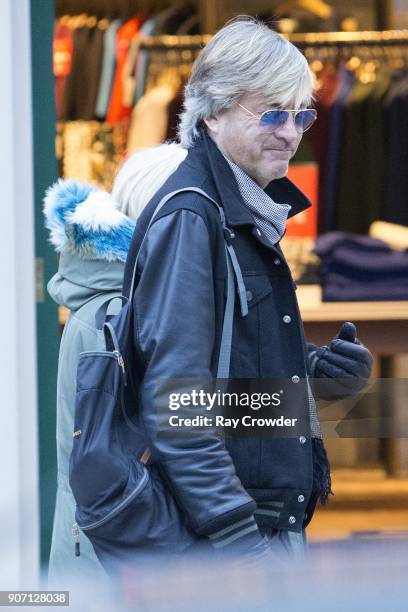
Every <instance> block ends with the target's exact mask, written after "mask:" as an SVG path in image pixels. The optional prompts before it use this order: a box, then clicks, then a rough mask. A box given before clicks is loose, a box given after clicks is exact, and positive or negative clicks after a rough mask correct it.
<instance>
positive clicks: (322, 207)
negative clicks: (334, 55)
mask: <svg viewBox="0 0 408 612" xmlns="http://www.w3.org/2000/svg"><path fill="white" fill-rule="evenodd" d="M340 79H341V74H340V71H339V69H338V67H337V65H336V64H335V63H334V62H327V63H326V64H325V65H324V66H323V70H322V71H321V72H320V74H319V81H320V82H321V88H320V89H319V91H318V92H317V100H316V104H315V108H316V110H317V116H318V117H319V121H316V123H315V124H314V125H313V127H312V128H311V130H310V132H309V133H308V137H309V140H310V142H311V144H312V148H313V154H314V158H315V160H316V161H317V163H318V165H319V187H318V190H319V191H318V210H317V215H318V216H317V229H318V232H319V233H321V232H323V231H324V230H325V219H326V181H327V162H328V156H327V150H328V147H329V142H330V141H329V138H330V119H331V118H330V111H331V107H332V106H333V103H334V100H335V96H336V93H337V90H338V86H339V81H340Z"/></svg>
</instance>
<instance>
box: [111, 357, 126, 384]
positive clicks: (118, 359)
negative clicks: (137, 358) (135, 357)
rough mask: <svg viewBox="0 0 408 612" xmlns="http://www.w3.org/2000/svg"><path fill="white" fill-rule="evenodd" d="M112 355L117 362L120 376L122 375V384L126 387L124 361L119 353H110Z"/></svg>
mask: <svg viewBox="0 0 408 612" xmlns="http://www.w3.org/2000/svg"><path fill="white" fill-rule="evenodd" d="M112 353H113V355H115V357H116V359H117V362H118V364H119V367H120V369H121V370H122V374H123V384H124V385H125V386H126V384H127V381H126V368H125V361H124V359H123V357H122V355H121V354H120V352H119V351H112Z"/></svg>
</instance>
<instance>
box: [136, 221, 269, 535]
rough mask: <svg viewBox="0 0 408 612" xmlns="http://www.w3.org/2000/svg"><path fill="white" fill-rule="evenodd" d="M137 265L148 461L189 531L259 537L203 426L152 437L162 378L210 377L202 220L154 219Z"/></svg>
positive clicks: (219, 447) (220, 447)
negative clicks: (239, 530) (157, 469)
mask: <svg viewBox="0 0 408 612" xmlns="http://www.w3.org/2000/svg"><path fill="white" fill-rule="evenodd" d="M139 262H140V270H141V273H140V279H139V282H138V285H137V289H136V291H135V295H134V300H135V301H134V307H135V308H134V309H135V313H136V314H135V321H136V325H135V327H136V339H135V341H136V342H137V344H138V348H139V350H141V352H142V355H143V357H144V360H145V368H146V369H145V374H144V377H143V380H142V382H141V392H140V403H141V408H142V414H143V422H144V425H145V427H146V433H147V435H148V437H149V440H150V442H151V444H152V451H153V456H154V457H156V459H157V462H158V465H159V467H160V470H161V472H162V474H163V476H164V478H165V480H166V481H167V483H168V485H169V487H170V489H171V490H172V493H173V495H174V497H175V499H176V501H177V502H178V504H179V506H180V507H181V509H182V510H183V511H184V513H185V514H186V516H187V518H188V521H189V523H190V526H191V528H192V529H193V530H194V531H196V532H197V533H198V534H201V535H212V534H215V533H218V532H219V530H223V529H225V528H227V533H230V532H231V531H232V530H234V533H235V525H236V524H237V523H238V524H242V527H243V528H244V529H245V530H247V532H248V530H249V532H251V531H252V532H254V531H256V532H257V534H258V535H259V537H260V534H259V531H258V529H257V526H256V523H255V521H254V520H253V513H254V510H255V508H256V504H255V502H254V500H253V499H252V498H251V497H250V496H249V495H248V494H247V492H246V491H245V489H244V487H243V486H242V484H241V482H240V480H239V478H238V476H237V475H236V472H235V467H234V464H233V462H232V459H231V456H230V455H229V453H228V451H227V450H226V448H225V444H224V441H223V440H222V439H220V437H219V436H217V435H215V434H214V433H213V432H212V431H211V430H210V429H208V431H207V430H206V429H207V428H205V427H202V428H200V431H199V432H197V430H196V429H195V430H191V431H190V428H185V431H184V432H183V433H182V435H180V432H179V431H177V435H176V433H175V434H174V435H172V433H173V432H172V431H167V434H166V435H160V433H161V432H159V431H158V429H159V426H158V420H159V418H161V419H162V417H163V415H164V418H166V414H167V415H168V416H169V415H170V414H175V413H169V412H167V413H166V412H165V410H166V407H164V408H163V414H161V415H160V416H159V414H158V410H157V406H158V404H159V403H160V400H158V395H159V394H160V380H165V379H177V378H183V379H186V378H194V379H203V380H210V379H211V378H212V374H211V370H210V365H211V358H212V353H213V347H214V340H215V300H214V278H213V262H212V255H211V248H210V239H209V233H208V230H207V226H206V223H205V221H204V220H203V218H202V217H201V216H200V215H198V214H196V213H194V212H192V211H189V210H176V211H174V212H171V213H170V214H168V215H167V216H165V217H162V218H160V219H158V220H157V221H154V222H153V224H152V225H151V227H150V229H149V231H148V234H147V237H146V240H145V242H144V244H143V246H142V249H141V253H140V257H139ZM138 269H139V263H138ZM173 382H174V381H173ZM173 386H174V385H173ZM167 401H168V396H167ZM167 409H168V406H167ZM160 410H161V409H160ZM168 416H167V419H168ZM167 429H168V430H169V429H172V428H169V427H168V428H167ZM173 429H174V428H173ZM249 518H250V520H248V519H249Z"/></svg>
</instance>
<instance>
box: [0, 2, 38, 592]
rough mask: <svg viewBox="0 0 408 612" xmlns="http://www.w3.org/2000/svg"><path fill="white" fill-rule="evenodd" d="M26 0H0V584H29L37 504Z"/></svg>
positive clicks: (34, 569) (33, 580)
mask: <svg viewBox="0 0 408 612" xmlns="http://www.w3.org/2000/svg"><path fill="white" fill-rule="evenodd" d="M29 8H30V3H29V0H17V1H16V0H1V2H0V58H1V62H0V87H1V91H0V120H1V131H0V178H1V204H0V207H1V208H0V219H1V225H0V236H1V239H0V283H1V284H0V287H1V294H0V295H1V299H0V326H1V336H0V337H1V346H0V406H1V409H0V410H1V412H0V416H1V429H0V588H1V589H4V590H9V589H13V588H18V587H19V588H25V589H35V588H36V587H37V577H38V572H39V504H38V450H37V430H38V427H37V389H36V380H37V375H36V339H35V283H34V214H33V213H34V211H33V176H32V168H33V159H32V157H33V154H32V118H31V114H32V109H31V82H30V79H31V69H30V64H31V59H30V13H29Z"/></svg>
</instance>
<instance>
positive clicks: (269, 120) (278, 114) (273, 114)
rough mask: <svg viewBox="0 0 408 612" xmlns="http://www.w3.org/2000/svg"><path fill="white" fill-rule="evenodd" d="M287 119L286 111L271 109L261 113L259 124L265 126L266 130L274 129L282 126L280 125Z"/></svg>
mask: <svg viewBox="0 0 408 612" xmlns="http://www.w3.org/2000/svg"><path fill="white" fill-rule="evenodd" d="M287 120H288V111H285V110H282V111H281V110H271V111H266V113H263V115H261V118H260V120H259V124H260V125H261V126H262V127H265V128H267V129H268V130H276V129H278V128H280V127H282V125H285V123H286V121H287Z"/></svg>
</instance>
